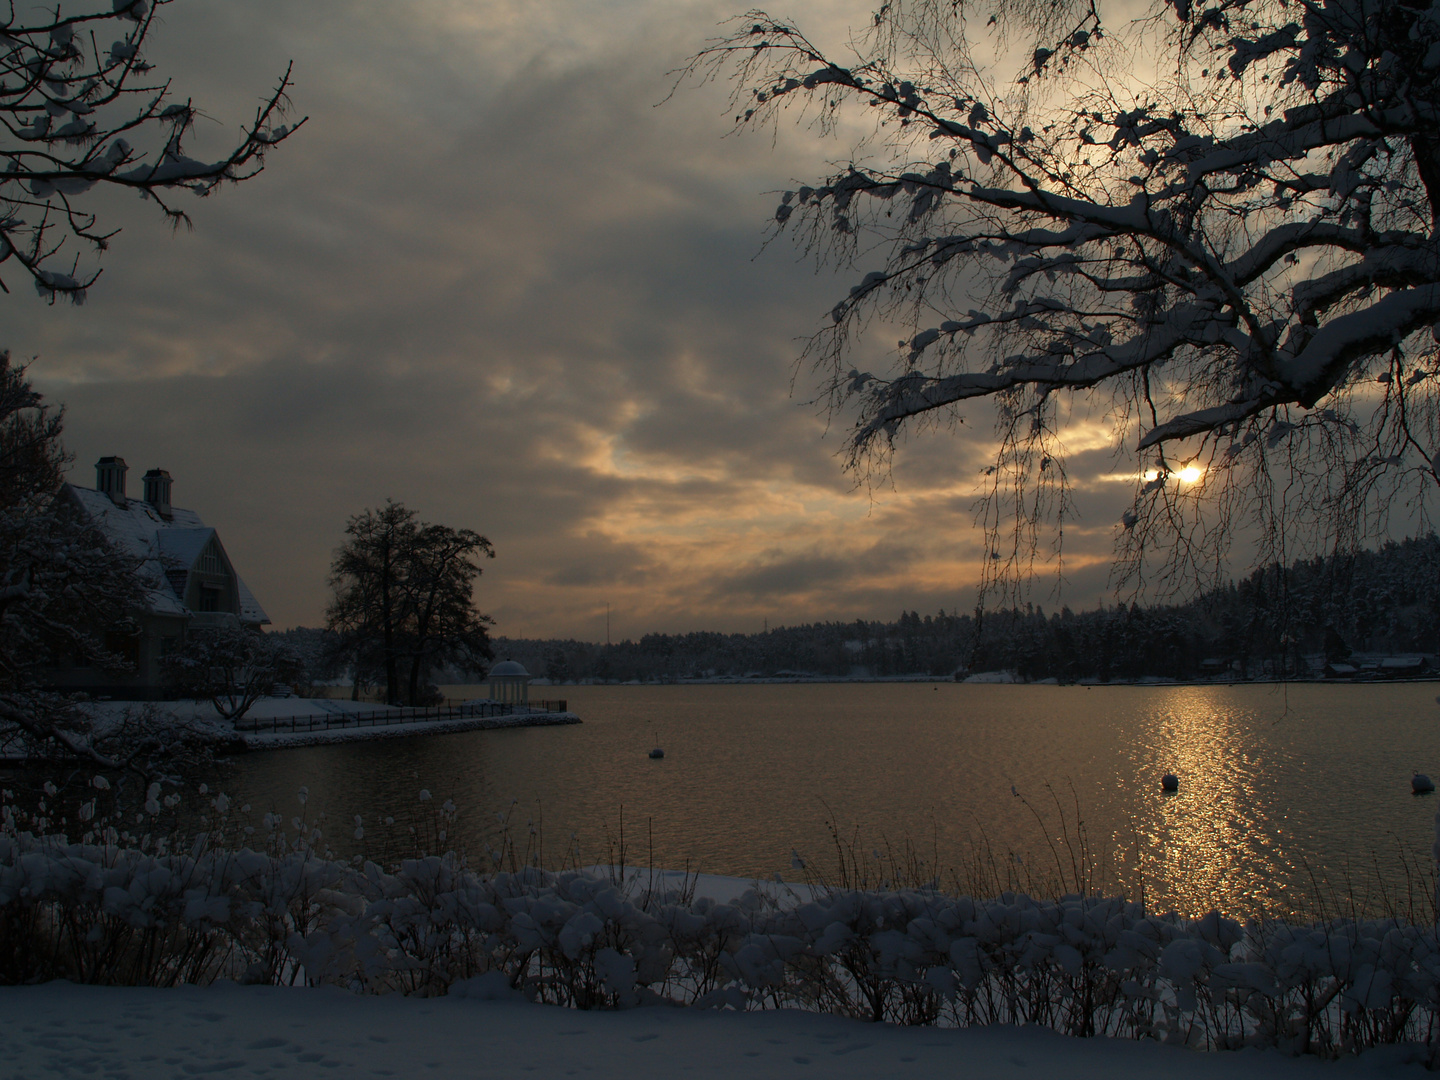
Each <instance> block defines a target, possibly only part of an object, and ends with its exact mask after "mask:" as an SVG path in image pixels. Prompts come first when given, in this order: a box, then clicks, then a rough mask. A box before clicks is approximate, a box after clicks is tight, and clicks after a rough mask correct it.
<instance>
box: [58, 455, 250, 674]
mask: <svg viewBox="0 0 1440 1080" xmlns="http://www.w3.org/2000/svg"><path fill="white" fill-rule="evenodd" d="M127 471H128V468H127V466H126V464H125V461H124V459H123V458H119V457H103V458H101V459H100V460H99V461H98V462H96V463H95V487H94V488H93V489H91V488H82V487H76V486H75V485H74V484H66V485H65V487H64V489H63V490H62V492H61V495H60V497H61V498H62V499H67V500H69V501H70V502H71V503H72V504H73V505H74V506H76V507H77V508H79V510H80V511H81V512H82V513H83V514H84V515H85V516H86V517H87V518H88V519H89V520H90V521H91V522H92V523H93V524H94V525H95V526H96V527H97V528H98V529H99V530H100V532H101V533H102V534H103V535H104V536H105V538H106V539H107V540H108V541H109V542H110V544H111V546H112V547H114V548H115V549H116V550H118V551H120V552H123V553H125V554H128V555H131V556H133V557H134V558H135V560H136V566H135V573H136V575H137V577H138V578H139V579H140V585H141V589H142V591H143V593H144V595H145V604H144V607H143V609H142V610H140V611H136V612H134V613H133V616H134V619H135V623H136V627H137V628H138V631H137V632H129V633H124V632H120V631H114V630H110V631H106V632H105V647H106V648H107V649H108V650H109V651H111V652H113V653H116V654H117V655H120V656H123V657H124V658H125V659H126V660H128V661H129V662H130V664H131V665H132V666H133V669H134V670H133V672H132V673H130V674H126V675H118V676H117V675H116V674H115V673H114V672H110V671H103V670H101V669H98V668H93V667H90V666H89V665H88V664H87V663H86V662H85V661H84V660H83V659H81V660H77V661H74V662H72V663H70V664H69V665H67V666H65V667H63V668H60V669H58V670H57V671H56V672H55V674H54V681H55V683H56V684H57V685H59V686H63V687H66V688H70V689H86V690H90V691H92V692H96V693H106V694H110V695H112V696H115V697H122V696H130V695H133V696H135V697H151V696H154V695H155V694H156V693H158V692H160V691H162V690H163V689H164V686H165V679H164V675H163V672H162V670H161V667H160V660H161V658H162V657H164V656H166V655H167V654H168V653H170V652H172V651H173V650H175V649H176V648H178V647H179V646H180V645H181V644H183V643H184V641H185V638H186V636H187V634H189V633H190V632H191V631H192V630H195V629H198V628H200V627H219V626H243V627H250V628H252V629H255V630H258V629H259V628H260V627H261V626H264V625H266V624H268V623H269V622H270V618H269V616H268V615H266V614H265V610H264V609H263V608H262V607H261V606H260V604H259V603H258V602H257V601H256V599H255V597H254V596H253V595H252V594H251V592H250V590H249V589H248V588H246V586H245V582H244V581H242V580H241V578H240V575H239V574H238V573H236V571H235V567H234V565H233V564H232V563H231V562H230V556H229V555H228V554H226V552H225V545H224V544H222V543H221V542H220V537H219V536H218V535H216V532H215V530H214V529H212V528H209V527H208V526H207V525H206V524H205V523H204V522H203V521H201V520H200V517H199V515H198V514H196V513H195V512H194V511H193V510H182V509H180V508H179V507H176V506H172V505H171V502H170V489H171V483H172V481H171V478H170V474H169V473H168V472H166V471H165V470H164V469H151V470H150V471H149V472H147V473H146V474H145V476H144V479H143V486H144V497H143V498H140V499H132V498H130V497H129V496H128V495H127V494H126V490H125V487H126V485H125V474H126V472H127Z"/></svg>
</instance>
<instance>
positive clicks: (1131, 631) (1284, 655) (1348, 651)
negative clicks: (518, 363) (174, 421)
mask: <svg viewBox="0 0 1440 1080" xmlns="http://www.w3.org/2000/svg"><path fill="white" fill-rule="evenodd" d="M277 636H280V637H284V638H286V639H287V640H288V641H289V642H290V643H291V644H292V645H294V646H295V647H296V649H297V651H298V652H300V653H301V655H302V656H303V657H304V658H305V661H306V667H307V669H308V672H309V674H310V676H311V678H312V679H313V680H314V681H321V680H333V679H338V678H344V677H346V674H347V673H346V672H345V671H344V670H342V669H341V668H340V667H339V665H338V664H337V663H335V662H332V661H328V660H327V655H328V649H327V639H328V638H329V637H330V636H331V635H328V634H327V633H326V632H325V631H323V630H312V629H307V628H299V629H295V630H290V631H285V632H283V633H280V634H277ZM493 646H494V651H495V656H496V658H497V659H513V660H518V661H520V663H522V664H524V665H525V667H526V669H527V670H529V671H530V672H531V674H533V675H535V676H537V677H544V678H547V679H549V680H551V681H552V682H580V681H590V680H595V681H620V682H628V681H631V680H637V679H638V680H641V681H652V680H676V679H687V678H724V677H734V678H745V677H763V678H773V677H776V676H779V677H785V676H791V675H808V676H818V677H827V678H837V677H867V676H868V677H885V676H894V675H916V674H923V675H930V676H934V677H937V678H951V677H953V676H954V675H955V674H956V673H957V672H961V673H965V672H982V671H1011V672H1014V673H1015V674H1016V676H1018V677H1019V678H1022V679H1028V680H1037V679H1047V678H1056V679H1060V680H1062V681H1071V680H1079V679H1139V678H1146V677H1161V678H1173V679H1194V678H1199V677H1203V676H1213V675H1216V674H1221V673H1229V674H1231V675H1233V676H1234V677H1239V678H1254V677H1258V676H1272V677H1297V676H1306V675H1309V674H1311V673H1313V672H1314V670H1315V667H1316V662H1317V661H1324V660H1328V661H1334V662H1340V661H1344V660H1347V659H1351V658H1353V657H1355V656H1356V655H1358V654H1368V655H1371V656H1375V655H1403V654H1424V655H1430V656H1432V657H1433V656H1434V655H1435V654H1436V653H1437V652H1440V538H1437V537H1436V536H1434V535H1433V534H1432V535H1430V536H1426V537H1423V538H1420V539H1414V540H1405V541H1401V542H1398V543H1387V544H1385V545H1384V546H1383V547H1381V548H1379V549H1378V550H1375V551H1361V552H1357V553H1355V554H1353V555H1349V556H1344V557H1336V556H1331V557H1328V558H1322V559H1314V560H1310V561H1306V562H1300V563H1296V564H1294V565H1292V566H1290V567H1288V568H1283V569H1282V568H1279V567H1274V566H1272V567H1268V568H1265V569H1263V570H1257V571H1256V572H1254V573H1252V574H1251V575H1250V576H1248V577H1246V578H1244V579H1242V580H1240V581H1237V582H1233V583H1231V584H1229V585H1227V586H1225V587H1224V588H1221V589H1217V590H1215V591H1213V592H1210V593H1206V594H1205V595H1203V596H1200V597H1197V598H1196V599H1194V600H1191V601H1189V602H1186V603H1179V604H1168V605H1153V606H1148V607H1142V606H1140V605H1138V604H1130V605H1115V606H1108V607H1099V608H1096V609H1094V610H1091V611H1079V612H1076V611H1071V610H1070V609H1069V608H1068V607H1062V608H1061V609H1060V610H1058V611H1050V612H1047V611H1045V610H1044V609H1043V608H1041V607H1038V606H1034V605H1030V604H1027V605H1025V607H1023V608H1019V609H1012V610H1005V611H985V612H979V613H977V612H966V613H960V612H946V611H944V610H940V611H938V612H936V613H935V614H933V615H921V614H920V613H918V612H914V611H907V612H903V613H902V614H901V615H900V617H899V618H898V619H896V620H894V621H892V622H880V621H866V620H855V621H853V622H821V623H807V624H804V625H800V626H777V627H774V628H773V629H769V630H767V631H765V632H763V633H755V634H723V633H716V632H707V631H695V632H692V633H686V634H646V635H645V636H644V637H641V638H640V639H639V640H634V641H631V640H626V641H620V642H616V643H614V644H610V645H606V644H596V643H593V642H585V641H575V640H571V639H550V640H536V639H523V638H506V637H497V638H496V639H495V640H494V642H493ZM479 677H480V673H479V672H473V671H458V670H455V671H450V670H444V671H436V672H434V673H432V681H433V682H436V683H463V682H471V681H474V680H475V679H477V678H479Z"/></svg>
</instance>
